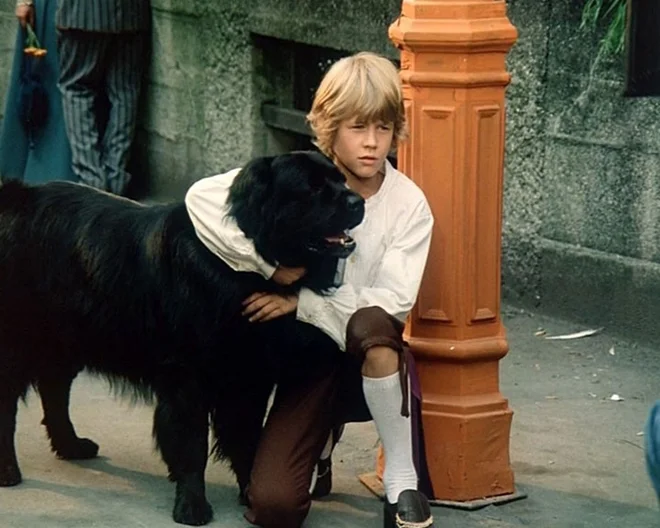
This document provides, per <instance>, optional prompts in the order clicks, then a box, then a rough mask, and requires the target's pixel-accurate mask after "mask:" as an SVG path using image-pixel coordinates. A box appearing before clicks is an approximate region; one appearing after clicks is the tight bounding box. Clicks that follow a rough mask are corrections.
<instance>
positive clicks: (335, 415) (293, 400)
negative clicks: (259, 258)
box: [245, 307, 404, 528]
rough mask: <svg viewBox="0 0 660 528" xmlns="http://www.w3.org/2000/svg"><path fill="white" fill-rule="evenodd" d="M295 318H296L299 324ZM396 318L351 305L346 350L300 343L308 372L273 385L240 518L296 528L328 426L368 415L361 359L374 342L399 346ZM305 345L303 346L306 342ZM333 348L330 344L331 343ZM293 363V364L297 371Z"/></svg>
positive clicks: (276, 527) (308, 499)
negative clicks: (327, 351) (320, 352)
mask: <svg viewBox="0 0 660 528" xmlns="http://www.w3.org/2000/svg"><path fill="white" fill-rule="evenodd" d="M299 324H301V323H299ZM402 332H403V324H402V323H401V322H400V321H399V320H397V319H395V318H394V317H392V316H390V315H388V314H387V313H386V312H385V311H384V310H382V309H381V308H378V307H369V308H363V309H360V310H358V311H357V312H356V313H355V314H354V315H353V317H352V318H351V319H350V321H349V324H348V329H347V339H346V347H347V354H343V353H340V352H339V350H338V349H336V350H335V352H336V355H335V356H334V357H333V358H332V360H330V361H326V360H321V363H322V365H320V368H316V367H317V365H314V363H316V362H317V356H315V354H314V353H315V350H314V349H313V348H314V347H313V345H312V346H311V347H310V344H309V343H306V348H307V350H305V351H304V352H305V353H303V354H299V355H297V356H296V357H297V360H298V361H310V362H311V363H310V369H309V371H308V372H310V373H311V375H310V376H305V379H302V378H301V377H300V376H298V378H297V379H288V380H283V382H281V383H278V389H277V392H276V395H275V401H274V403H273V407H272V409H271V411H270V414H269V416H268V419H267V421H266V425H265V428H264V431H263V435H262V438H261V441H260V444H259V449H258V451H257V456H256V459H255V463H254V468H253V470H252V476H251V480H250V487H249V491H248V497H249V501H250V505H251V506H250V509H249V510H248V511H247V512H246V514H245V518H246V519H247V520H248V521H249V522H251V523H252V524H255V525H257V526H262V527H264V528H298V527H299V526H301V525H302V523H303V521H304V520H305V517H306V516H307V513H308V512H309V508H310V506H311V497H310V494H309V487H310V483H311V478H312V472H313V470H314V466H315V465H316V463H317V461H318V459H319V457H320V455H321V451H322V450H323V447H324V445H325V442H326V441H327V439H328V435H329V434H330V431H331V429H332V427H333V426H335V425H338V424H340V423H345V422H348V421H366V420H369V419H371V417H370V416H369V413H368V409H367V407H366V403H365V402H364V395H363V393H362V376H361V372H360V370H361V365H362V362H363V361H364V358H365V356H366V352H367V350H368V349H369V348H371V347H373V346H379V345H380V346H388V347H390V348H392V349H394V350H396V351H398V352H400V353H401V352H402V351H403V348H404V344H403V339H402ZM308 347H309V348H308ZM335 348H336V347H335ZM299 368H300V364H298V365H297V368H296V370H297V372H298V374H300V372H303V371H302V370H298V369H299Z"/></svg>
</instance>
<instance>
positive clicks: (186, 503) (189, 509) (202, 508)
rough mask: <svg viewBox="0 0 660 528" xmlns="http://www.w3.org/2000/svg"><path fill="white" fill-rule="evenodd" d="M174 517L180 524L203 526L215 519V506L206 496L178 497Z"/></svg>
mask: <svg viewBox="0 0 660 528" xmlns="http://www.w3.org/2000/svg"><path fill="white" fill-rule="evenodd" d="M172 518H173V519H174V521H175V522H178V523H179V524H187V525H189V526H202V525H204V524H208V523H209V522H211V519H213V508H211V505H210V504H209V503H208V501H207V500H206V499H205V498H204V497H201V498H193V499H183V498H177V500H176V502H175V504H174V511H173V512H172Z"/></svg>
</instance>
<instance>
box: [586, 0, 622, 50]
mask: <svg viewBox="0 0 660 528" xmlns="http://www.w3.org/2000/svg"><path fill="white" fill-rule="evenodd" d="M626 4H627V0H587V1H586V3H585V4H584V8H583V9H582V23H581V24H580V27H581V28H583V29H585V28H586V29H589V30H592V31H593V30H595V29H596V28H598V27H600V25H601V24H606V25H607V29H606V31H605V35H604V36H603V38H602V39H601V41H600V50H599V52H600V53H604V54H606V55H619V54H620V53H622V52H623V48H624V42H625V34H626Z"/></svg>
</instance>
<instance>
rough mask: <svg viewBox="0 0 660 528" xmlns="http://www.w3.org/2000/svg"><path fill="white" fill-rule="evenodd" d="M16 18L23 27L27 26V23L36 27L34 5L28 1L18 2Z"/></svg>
mask: <svg viewBox="0 0 660 528" xmlns="http://www.w3.org/2000/svg"><path fill="white" fill-rule="evenodd" d="M16 18H18V22H19V23H20V24H21V26H22V27H25V24H30V25H31V26H32V27H34V7H33V6H32V5H31V4H28V3H23V4H16Z"/></svg>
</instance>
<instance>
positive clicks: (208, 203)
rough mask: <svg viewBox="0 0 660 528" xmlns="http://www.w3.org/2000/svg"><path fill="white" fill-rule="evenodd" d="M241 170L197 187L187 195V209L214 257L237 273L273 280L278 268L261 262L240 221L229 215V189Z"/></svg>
mask: <svg viewBox="0 0 660 528" xmlns="http://www.w3.org/2000/svg"><path fill="white" fill-rule="evenodd" d="M239 170H240V169H235V170H233V171H231V172H228V173H225V174H219V175H217V176H211V177H209V178H204V179H202V180H199V181H198V182H196V183H194V184H193V185H192V187H190V189H189V190H188V192H187V193H186V198H185V204H186V208H187V209H188V214H189V215H190V219H191V220H192V223H193V226H194V227H195V232H196V233H197V236H198V237H199V239H200V240H201V241H202V242H203V243H204V245H205V246H206V247H207V248H208V249H209V250H210V251H211V252H212V253H214V254H215V255H217V256H218V257H220V258H221V259H222V260H223V261H224V262H225V263H226V264H227V265H228V266H229V267H231V268H232V269H234V270H235V271H251V272H256V273H259V274H260V275H262V276H263V277H264V278H266V279H270V278H271V277H273V274H274V272H275V269H276V267H275V266H273V265H272V264H270V263H268V262H266V261H265V260H264V259H263V258H261V255H259V254H258V253H257V250H256V249H255V247H254V244H253V243H252V241H251V240H250V239H248V238H247V237H246V236H245V234H244V233H243V231H241V229H240V228H239V227H238V224H237V223H236V220H235V219H234V218H233V217H232V216H229V215H228V212H229V207H228V205H227V199H228V197H229V188H230V186H231V183H232V182H233V181H234V178H235V177H236V174H238V172H239Z"/></svg>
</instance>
